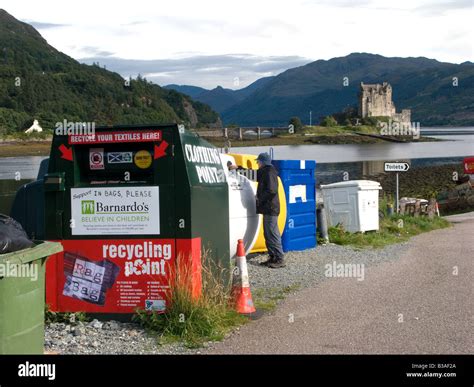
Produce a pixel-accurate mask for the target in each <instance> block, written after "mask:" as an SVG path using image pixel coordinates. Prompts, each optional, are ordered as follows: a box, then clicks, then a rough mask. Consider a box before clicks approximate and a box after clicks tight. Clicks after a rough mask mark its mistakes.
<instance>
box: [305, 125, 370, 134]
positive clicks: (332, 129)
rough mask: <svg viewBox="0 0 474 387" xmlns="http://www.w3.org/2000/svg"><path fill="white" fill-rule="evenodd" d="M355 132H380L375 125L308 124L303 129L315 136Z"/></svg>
mask: <svg viewBox="0 0 474 387" xmlns="http://www.w3.org/2000/svg"><path fill="white" fill-rule="evenodd" d="M355 132H361V133H371V134H379V131H378V129H377V128H376V127H375V126H368V125H360V126H306V127H305V128H304V130H303V133H305V134H311V135H314V136H329V135H331V136H333V135H353V134H354V133H355Z"/></svg>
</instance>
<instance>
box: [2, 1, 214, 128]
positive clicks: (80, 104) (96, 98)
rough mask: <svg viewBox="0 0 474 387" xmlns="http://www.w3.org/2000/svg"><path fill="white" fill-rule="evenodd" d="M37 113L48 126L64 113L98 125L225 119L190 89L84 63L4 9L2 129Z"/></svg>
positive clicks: (18, 124) (19, 125) (20, 125)
mask: <svg viewBox="0 0 474 387" xmlns="http://www.w3.org/2000/svg"><path fill="white" fill-rule="evenodd" d="M33 119H38V120H39V121H40V124H41V125H42V126H43V128H45V129H46V128H53V127H54V124H55V122H62V121H63V120H64V119H67V120H70V121H75V122H85V121H90V122H95V123H96V124H97V125H102V124H105V125H110V124H151V123H170V122H176V123H184V124H186V125H187V126H191V127H195V126H206V125H211V126H213V125H219V123H220V121H219V116H218V115H217V113H216V112H214V111H213V110H212V109H211V108H210V107H209V106H207V105H205V104H203V103H201V102H199V101H194V100H193V99H192V98H190V97H189V96H187V95H184V94H181V93H178V92H176V91H174V90H166V89H163V88H161V87H160V86H158V85H155V84H153V83H151V82H148V81H147V80H146V79H144V78H141V77H138V78H137V79H133V80H130V81H128V82H126V81H125V80H124V79H123V78H122V77H121V76H120V75H119V74H117V73H114V72H111V71H108V70H106V69H104V68H101V67H99V66H98V65H91V66H89V65H86V64H81V63H79V62H78V61H76V60H75V59H73V58H71V57H69V56H67V55H66V54H64V53H62V52H60V51H58V50H56V49H55V48H54V47H52V46H51V45H49V44H48V42H47V41H46V40H45V39H44V38H43V37H42V36H41V34H40V33H39V32H38V31H36V29H34V28H33V27H32V26H31V25H29V24H27V23H24V22H21V21H19V20H17V19H15V18H14V17H13V16H12V15H10V14H9V13H8V12H6V11H5V10H3V9H0V134H1V133H3V134H8V133H12V132H15V131H19V130H22V129H25V128H26V127H28V126H29V125H30V124H31V122H32V121H33Z"/></svg>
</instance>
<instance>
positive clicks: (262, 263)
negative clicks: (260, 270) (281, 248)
mask: <svg viewBox="0 0 474 387" xmlns="http://www.w3.org/2000/svg"><path fill="white" fill-rule="evenodd" d="M273 262H274V261H273V260H272V259H271V258H270V259H268V260H266V261H264V262H260V266H268V265H270V263H273Z"/></svg>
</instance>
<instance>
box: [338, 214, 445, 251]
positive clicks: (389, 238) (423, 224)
mask: <svg viewBox="0 0 474 387" xmlns="http://www.w3.org/2000/svg"><path fill="white" fill-rule="evenodd" d="M446 227H450V223H449V222H448V221H447V220H445V219H443V218H440V217H434V218H432V219H429V218H428V217H425V216H423V217H418V218H415V217H412V216H407V215H404V216H401V215H394V216H391V217H386V218H383V219H382V220H381V221H380V229H379V230H378V231H368V232H366V233H349V232H346V231H344V229H343V228H342V227H340V226H338V227H330V228H329V240H330V242H332V243H335V244H338V245H349V246H353V247H356V248H382V247H384V246H387V245H390V244H393V243H399V242H404V241H406V240H408V239H409V238H410V237H412V236H415V235H418V234H421V233H423V232H428V231H432V230H437V229H441V228H446Z"/></svg>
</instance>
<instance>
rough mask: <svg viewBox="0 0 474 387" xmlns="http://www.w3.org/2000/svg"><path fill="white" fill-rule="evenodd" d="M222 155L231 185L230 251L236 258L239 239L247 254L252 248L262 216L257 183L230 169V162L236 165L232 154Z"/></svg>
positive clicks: (228, 182) (231, 255)
mask: <svg viewBox="0 0 474 387" xmlns="http://www.w3.org/2000/svg"><path fill="white" fill-rule="evenodd" d="M220 157H221V162H222V166H223V168H224V170H225V171H226V172H225V173H226V180H227V184H228V185H229V244H230V245H229V252H230V257H231V258H235V256H236V254H237V241H238V240H239V239H243V241H244V248H245V254H248V253H249V252H250V250H252V248H253V246H254V245H255V242H256V241H257V237H258V230H259V228H260V224H261V222H262V217H261V216H260V215H258V214H257V209H256V202H255V195H256V194H257V184H256V183H254V182H252V181H250V180H249V179H247V177H245V176H243V175H241V174H239V173H237V171H235V170H234V171H229V170H228V167H227V163H228V162H230V163H231V165H234V166H236V163H235V159H234V158H233V157H232V156H230V155H227V154H220Z"/></svg>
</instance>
